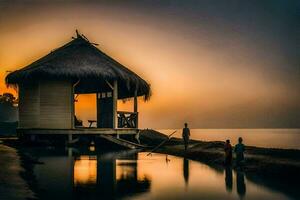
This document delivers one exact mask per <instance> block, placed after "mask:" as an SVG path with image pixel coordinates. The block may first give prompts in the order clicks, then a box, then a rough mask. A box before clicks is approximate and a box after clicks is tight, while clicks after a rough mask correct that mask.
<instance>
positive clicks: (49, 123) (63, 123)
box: [40, 80, 74, 129]
mask: <svg viewBox="0 0 300 200" xmlns="http://www.w3.org/2000/svg"><path fill="white" fill-rule="evenodd" d="M73 98H74V95H73V86H72V84H71V82H69V81H58V80H56V81H41V82H40V128H54V129H71V128H73V116H74V109H73V106H74V103H73V102H74V101H73Z"/></svg>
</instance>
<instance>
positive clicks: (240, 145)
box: [234, 137, 245, 166]
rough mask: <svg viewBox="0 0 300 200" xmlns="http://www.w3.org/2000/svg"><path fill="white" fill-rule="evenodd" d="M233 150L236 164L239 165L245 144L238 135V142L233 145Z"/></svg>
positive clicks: (242, 157)
mask: <svg viewBox="0 0 300 200" xmlns="http://www.w3.org/2000/svg"><path fill="white" fill-rule="evenodd" d="M234 152H235V154H236V165H237V166H241V165H242V163H243V162H244V159H245V158H244V152H245V145H244V144H243V138H241V137H239V143H238V144H236V145H235V148H234Z"/></svg>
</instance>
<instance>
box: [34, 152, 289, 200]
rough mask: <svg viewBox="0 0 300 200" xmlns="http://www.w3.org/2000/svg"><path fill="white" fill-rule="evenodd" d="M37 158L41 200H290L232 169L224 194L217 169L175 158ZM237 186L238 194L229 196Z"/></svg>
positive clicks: (52, 155)
mask: <svg viewBox="0 0 300 200" xmlns="http://www.w3.org/2000/svg"><path fill="white" fill-rule="evenodd" d="M87 150H88V149H87ZM32 152H34V154H38V157H39V158H40V161H42V162H44V163H45V164H43V165H35V166H34V174H35V177H36V180H37V185H38V189H39V190H38V197H39V199H41V200H45V199H46V200H48V199H49V200H50V199H51V200H53V199H56V200H59V199H62V200H68V199H89V200H92V199H133V200H156V199H173V200H181V199H191V200H193V199H195V200H196V199H239V198H243V197H244V198H247V199H250V200H251V199H282V200H285V199H288V198H287V197H286V195H284V194H283V193H280V192H278V191H276V190H269V189H267V188H265V187H261V186H260V185H258V184H255V183H253V182H252V181H249V180H248V179H247V177H245V176H244V174H243V172H237V173H235V172H232V171H231V169H230V168H228V169H226V170H225V171H224V172H225V173H224V174H225V185H226V188H225V187H224V174H222V173H220V171H218V170H217V169H215V168H212V167H210V166H207V165H205V164H201V163H199V162H194V161H191V160H187V159H183V158H179V157H174V156H168V157H166V156H165V155H162V154H156V153H155V154H153V156H152V157H149V156H147V153H145V152H140V153H137V152H136V151H122V152H99V151H97V150H96V151H95V152H90V151H86V150H79V149H78V150H75V151H73V152H70V151H65V150H64V151H63V152H62V151H60V152H56V151H54V150H49V151H47V152H44V153H43V152H42V151H32ZM36 156H37V155H36ZM166 160H168V162H167V163H166ZM234 181H236V183H234ZM246 183H247V193H246V185H245V184H246ZM235 186H236V190H237V192H228V191H232V190H233V188H234V187H235ZM234 189H235V188H234Z"/></svg>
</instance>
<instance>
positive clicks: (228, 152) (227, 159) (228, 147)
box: [224, 140, 232, 165]
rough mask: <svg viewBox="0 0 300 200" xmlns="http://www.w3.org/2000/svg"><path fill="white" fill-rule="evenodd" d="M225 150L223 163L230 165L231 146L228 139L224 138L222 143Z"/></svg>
mask: <svg viewBox="0 0 300 200" xmlns="http://www.w3.org/2000/svg"><path fill="white" fill-rule="evenodd" d="M224 151H225V165H231V161H232V146H231V144H230V140H226V142H225V145H224Z"/></svg>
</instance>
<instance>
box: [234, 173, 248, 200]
mask: <svg viewBox="0 0 300 200" xmlns="http://www.w3.org/2000/svg"><path fill="white" fill-rule="evenodd" d="M244 177H245V175H244V172H243V171H240V170H237V172H236V190H237V193H238V195H239V197H240V198H241V199H242V198H244V196H245V194H246V184H245V178H244Z"/></svg>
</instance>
